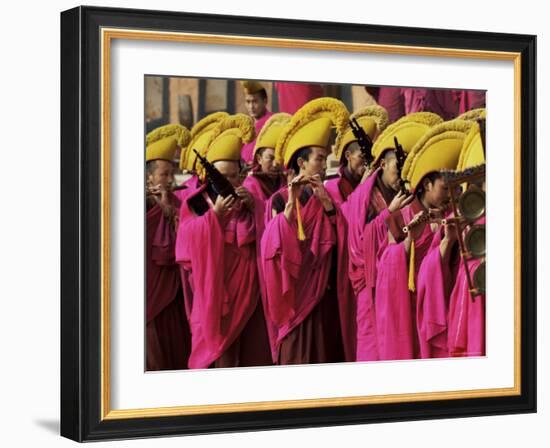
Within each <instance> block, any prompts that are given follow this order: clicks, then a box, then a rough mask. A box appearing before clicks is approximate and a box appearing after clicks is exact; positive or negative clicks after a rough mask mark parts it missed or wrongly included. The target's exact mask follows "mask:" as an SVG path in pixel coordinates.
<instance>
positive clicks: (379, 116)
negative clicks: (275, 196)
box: [325, 106, 388, 361]
mask: <svg viewBox="0 0 550 448" xmlns="http://www.w3.org/2000/svg"><path fill="white" fill-rule="evenodd" d="M352 119H353V120H355V121H356V122H357V124H358V125H359V126H360V127H361V128H362V129H363V132H364V133H365V135H366V136H367V138H369V139H370V140H371V141H372V140H374V139H375V138H376V136H377V135H378V134H379V133H380V132H381V131H383V130H384V129H385V128H386V125H387V124H388V114H387V113H386V111H385V110H384V109H383V108H382V107H380V106H368V107H365V108H363V109H360V110H358V111H356V112H354V113H353V114H352V115H351V116H350V120H352ZM334 149H335V151H334V153H335V154H334V155H335V158H336V159H337V160H339V161H340V168H339V170H338V174H339V175H338V177H336V178H335V179H331V180H329V181H327V182H326V184H325V188H326V189H327V191H328V193H329V195H330V197H331V199H332V201H333V203H334V204H335V206H336V207H337V208H339V210H340V212H341V213H340V214H339V215H338V216H339V217H340V216H342V217H344V218H349V214H353V213H354V211H356V210H357V209H358V208H359V209H364V203H363V202H360V203H359V204H354V205H352V206H350V204H349V202H348V199H349V198H350V197H351V196H352V193H353V192H354V190H355V189H356V188H357V187H358V186H359V184H360V182H361V181H362V180H364V178H366V176H367V175H368V173H367V171H368V170H367V166H366V160H365V154H364V153H363V151H362V150H361V147H360V146H359V143H358V141H357V137H356V136H355V134H354V133H353V131H352V129H351V127H350V126H347V127H346V129H345V130H344V132H342V133H341V134H339V135H338V136H337V138H336V142H335V144H334ZM368 154H369V156H370V148H368ZM337 219H339V218H337ZM348 224H349V223H348V220H347V219H345V222H341V223H338V227H339V228H342V229H344V228H345V229H347V228H348ZM348 232H349V230H347V231H344V232H338V233H337V238H338V244H337V248H338V249H337V263H338V269H337V275H338V281H337V284H338V305H339V315H340V327H341V330H342V339H343V344H344V351H345V355H346V361H355V360H356V359H357V296H356V292H355V291H354V289H353V287H352V283H351V281H350V276H349V272H348V271H349V254H348Z"/></svg>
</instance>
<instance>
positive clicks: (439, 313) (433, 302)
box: [416, 232, 454, 358]
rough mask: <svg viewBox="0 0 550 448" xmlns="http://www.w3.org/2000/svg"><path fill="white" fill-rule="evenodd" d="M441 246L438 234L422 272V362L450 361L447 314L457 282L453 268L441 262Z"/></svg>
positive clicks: (418, 311) (418, 317)
mask: <svg viewBox="0 0 550 448" xmlns="http://www.w3.org/2000/svg"><path fill="white" fill-rule="evenodd" d="M440 242H441V232H437V233H436V234H435V237H434V238H433V241H432V246H431V248H430V250H429V251H428V254H427V255H426V257H425V258H424V260H423V261H422V264H421V266H420V270H419V272H418V279H417V295H416V298H417V303H416V325H417V330H418V339H419V344H420V357H421V358H446V357H448V356H449V350H448V348H447V312H448V303H449V292H450V288H449V285H451V284H452V283H453V281H454V279H453V278H452V276H451V270H450V268H449V266H447V265H445V264H444V263H443V261H442V260H441V254H440V250H439V244H440ZM447 291H449V292H447Z"/></svg>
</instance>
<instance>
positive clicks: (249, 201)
mask: <svg viewBox="0 0 550 448" xmlns="http://www.w3.org/2000/svg"><path fill="white" fill-rule="evenodd" d="M235 193H237V196H239V198H241V200H242V201H243V202H244V204H245V205H246V206H247V207H248V208H249V209H250V210H254V198H253V197H252V195H251V194H250V191H248V190H247V189H246V188H245V187H243V186H242V185H241V186H240V187H237V188H235Z"/></svg>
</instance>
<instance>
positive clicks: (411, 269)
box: [408, 241, 416, 292]
mask: <svg viewBox="0 0 550 448" xmlns="http://www.w3.org/2000/svg"><path fill="white" fill-rule="evenodd" d="M408 283H409V284H408V286H409V291H410V292H415V291H416V285H415V283H414V241H411V251H410V255H409V282H408Z"/></svg>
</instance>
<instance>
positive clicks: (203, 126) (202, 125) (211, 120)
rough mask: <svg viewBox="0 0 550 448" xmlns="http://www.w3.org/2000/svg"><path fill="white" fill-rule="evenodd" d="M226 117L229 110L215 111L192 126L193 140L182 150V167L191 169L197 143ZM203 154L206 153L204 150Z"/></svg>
mask: <svg viewBox="0 0 550 448" xmlns="http://www.w3.org/2000/svg"><path fill="white" fill-rule="evenodd" d="M226 117H229V114H228V113H227V112H214V113H211V114H209V115H207V116H206V117H204V118H203V119H202V120H199V121H197V122H196V123H195V125H194V126H193V127H192V128H191V141H190V142H189V144H188V145H187V147H186V148H185V150H184V151H182V152H181V157H180V168H181V169H188V170H191V169H192V168H193V167H192V164H191V161H195V160H196V156H195V154H194V153H193V149H194V146H195V143H196V142H197V140H198V139H199V138H200V137H201V135H202V134H203V133H204V132H206V131H207V130H209V129H211V128H213V127H214V126H215V125H216V123H217V122H219V121H221V120H223V119H224V118H226ZM197 150H198V151H199V152H201V151H200V149H199V148H197ZM201 155H204V151H203V153H202V154H201Z"/></svg>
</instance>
